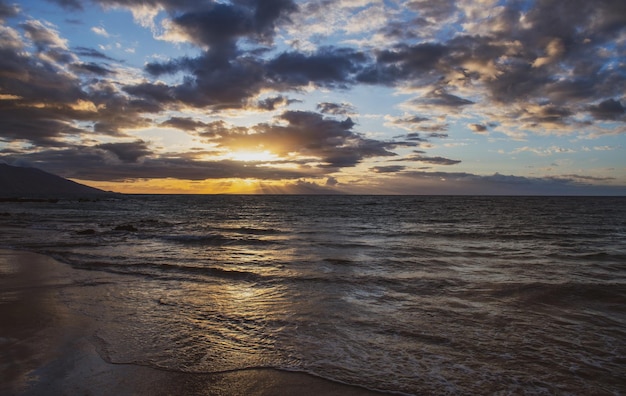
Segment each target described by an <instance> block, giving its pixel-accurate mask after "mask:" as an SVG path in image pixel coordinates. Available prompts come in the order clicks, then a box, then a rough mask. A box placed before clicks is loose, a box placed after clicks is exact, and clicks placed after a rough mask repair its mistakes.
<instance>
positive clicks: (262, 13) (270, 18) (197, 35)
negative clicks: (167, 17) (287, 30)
mask: <svg viewBox="0 0 626 396" xmlns="http://www.w3.org/2000/svg"><path fill="white" fill-rule="evenodd" d="M296 10H297V7H296V5H295V4H294V3H293V2H292V1H291V0H257V1H253V0H240V1H233V2H232V3H231V4H227V3H214V4H211V5H210V6H207V7H206V8H202V9H198V10H193V11H189V12H186V13H183V14H182V15H179V16H177V17H175V18H174V19H173V22H174V24H175V25H176V26H177V27H178V28H179V29H180V30H181V31H182V32H183V33H185V34H186V35H187V37H188V38H189V39H190V40H191V41H193V42H195V43H196V44H198V45H206V46H208V47H210V48H212V49H213V50H214V51H233V50H234V48H235V42H236V40H237V39H239V38H242V37H245V38H246V39H248V40H251V39H253V40H256V41H261V42H267V41H269V40H270V39H271V38H272V37H273V35H274V30H275V27H276V23H277V22H278V21H279V20H281V19H282V20H287V16H288V14H289V13H291V12H294V11H296Z"/></svg>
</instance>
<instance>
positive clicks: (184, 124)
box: [159, 117, 207, 131]
mask: <svg viewBox="0 0 626 396" xmlns="http://www.w3.org/2000/svg"><path fill="white" fill-rule="evenodd" d="M159 125H160V126H164V127H172V128H177V129H181V130H183V131H195V130H197V129H199V128H202V127H205V126H206V125H207V124H206V123H205V122H202V121H197V120H194V119H193V118H189V117H172V118H170V119H169V120H167V121H163V122H162V123H161V124H159Z"/></svg>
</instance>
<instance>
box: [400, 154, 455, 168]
mask: <svg viewBox="0 0 626 396" xmlns="http://www.w3.org/2000/svg"><path fill="white" fill-rule="evenodd" d="M415 153H416V155H411V156H409V157H403V158H397V159H393V160H391V161H394V162H404V161H413V162H423V163H427V164H433V165H456V164H460V163H461V162H462V161H460V160H453V159H449V158H444V157H428V156H425V155H422V153H423V152H422V151H415Z"/></svg>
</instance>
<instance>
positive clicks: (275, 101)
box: [257, 95, 293, 111]
mask: <svg viewBox="0 0 626 396" xmlns="http://www.w3.org/2000/svg"><path fill="white" fill-rule="evenodd" d="M290 103H293V101H292V100H289V99H288V98H287V97H285V96H282V95H278V96H273V97H271V98H266V99H263V100H259V101H258V102H257V107H258V108H259V109H262V110H267V111H271V110H276V109H277V108H278V107H282V106H285V105H288V104H290Z"/></svg>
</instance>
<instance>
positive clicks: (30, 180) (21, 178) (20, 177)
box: [0, 163, 106, 197]
mask: <svg viewBox="0 0 626 396" xmlns="http://www.w3.org/2000/svg"><path fill="white" fill-rule="evenodd" d="M95 194H106V192H105V191H102V190H99V189H97V188H93V187H89V186H85V185H84V184H80V183H76V182H73V181H71V180H67V179H64V178H62V177H60V176H57V175H53V174H51V173H47V172H44V171H42V170H40V169H37V168H24V167H19V166H11V165H7V164H2V163H0V197H34V196H36V197H49V196H54V197H59V196H68V195H95Z"/></svg>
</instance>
